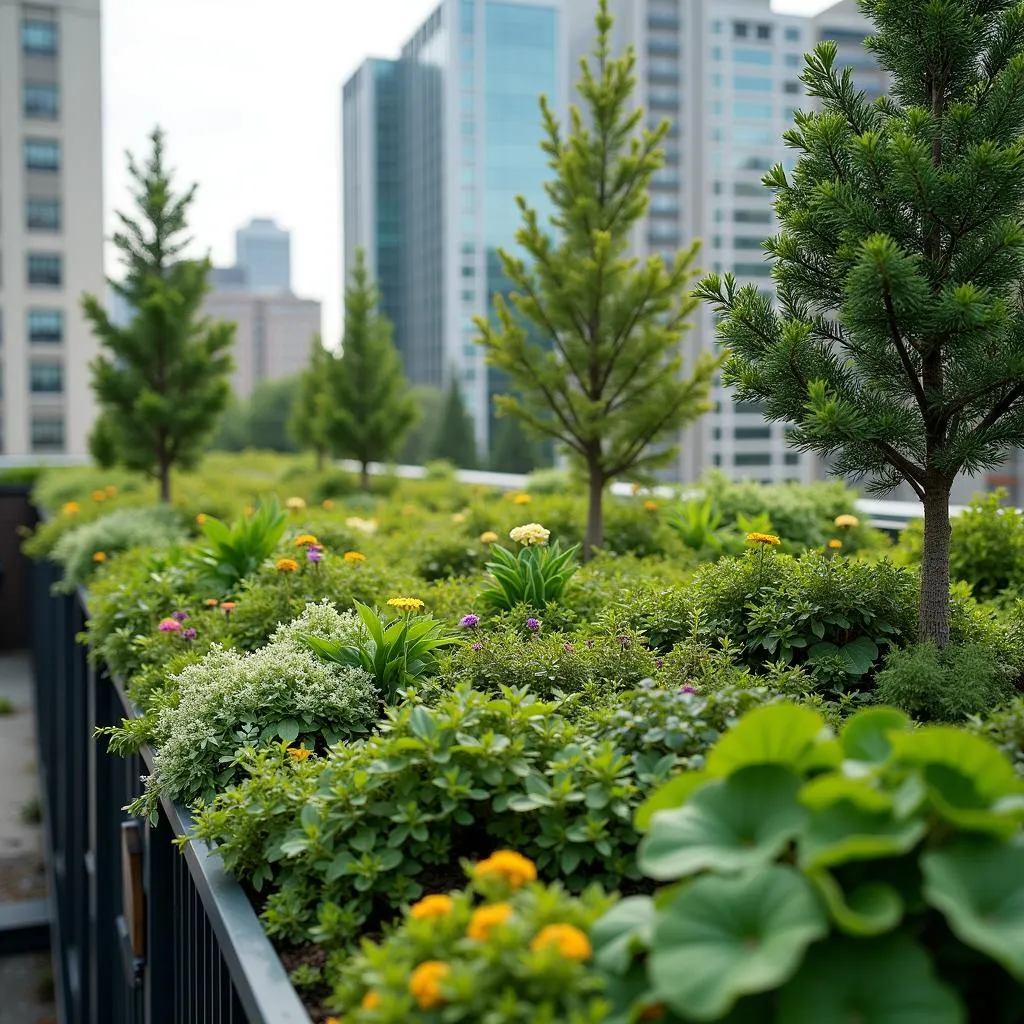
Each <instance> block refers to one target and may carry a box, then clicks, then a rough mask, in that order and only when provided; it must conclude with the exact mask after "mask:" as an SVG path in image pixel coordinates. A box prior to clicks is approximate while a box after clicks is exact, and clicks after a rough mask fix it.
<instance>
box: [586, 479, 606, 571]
mask: <svg viewBox="0 0 1024 1024" xmlns="http://www.w3.org/2000/svg"><path fill="white" fill-rule="evenodd" d="M589 477H590V492H589V503H588V505H587V537H586V540H585V541H584V543H583V561H585V562H586V561H589V560H590V557H591V555H593V553H594V549H595V548H599V547H601V546H602V545H603V544H604V477H603V476H602V475H601V473H600V472H599V471H598V470H597V469H595V468H594V467H593V466H591V467H590V474H589Z"/></svg>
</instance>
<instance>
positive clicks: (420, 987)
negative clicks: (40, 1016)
mask: <svg viewBox="0 0 1024 1024" xmlns="http://www.w3.org/2000/svg"><path fill="white" fill-rule="evenodd" d="M451 970H452V969H451V968H450V967H449V966H448V965H447V964H446V963H442V962H441V961H440V960H424V961H423V963H421V964H420V965H419V966H418V967H417V968H416V969H415V970H414V971H413V972H412V974H411V975H410V976H409V992H410V993H411V994H412V997H413V999H415V1000H416V1004H417V1005H418V1006H419V1008H420V1009H421V1010H433V1009H434V1008H435V1007H437V1006H441V1005H442V1004H443V1003H444V1001H445V999H444V996H443V995H442V994H441V982H442V980H443V979H445V978H447V977H448V975H449V974H451Z"/></svg>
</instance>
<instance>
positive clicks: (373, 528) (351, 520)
mask: <svg viewBox="0 0 1024 1024" xmlns="http://www.w3.org/2000/svg"><path fill="white" fill-rule="evenodd" d="M345 525H346V526H347V527H349V528H350V529H352V530H359V531H360V532H361V533H376V532H377V520H376V519H360V517H359V516H349V517H348V519H346V520H345Z"/></svg>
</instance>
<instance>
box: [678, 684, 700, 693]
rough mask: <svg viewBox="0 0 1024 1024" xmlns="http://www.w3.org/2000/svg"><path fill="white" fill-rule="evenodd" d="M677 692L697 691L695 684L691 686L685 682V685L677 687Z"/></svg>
mask: <svg viewBox="0 0 1024 1024" xmlns="http://www.w3.org/2000/svg"><path fill="white" fill-rule="evenodd" d="M679 692H680V693H696V692H697V687H696V686H691V685H690V684H689V683H687V684H686V685H685V686H680V687H679Z"/></svg>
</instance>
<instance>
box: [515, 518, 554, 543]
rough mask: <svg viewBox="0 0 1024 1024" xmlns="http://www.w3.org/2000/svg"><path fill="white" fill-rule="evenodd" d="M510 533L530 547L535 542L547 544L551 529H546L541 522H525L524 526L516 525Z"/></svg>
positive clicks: (516, 540)
mask: <svg viewBox="0 0 1024 1024" xmlns="http://www.w3.org/2000/svg"><path fill="white" fill-rule="evenodd" d="M508 535H509V536H510V537H511V538H512V539H513V540H514V541H515V542H516V543H517V544H522V545H523V547H530V546H531V545H533V544H547V542H548V538H549V537H550V536H551V531H550V530H547V529H545V528H544V527H543V526H541V525H540V523H524V524H523V525H522V526H514V527H513V528H512V529H511V530H509V532H508Z"/></svg>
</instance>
